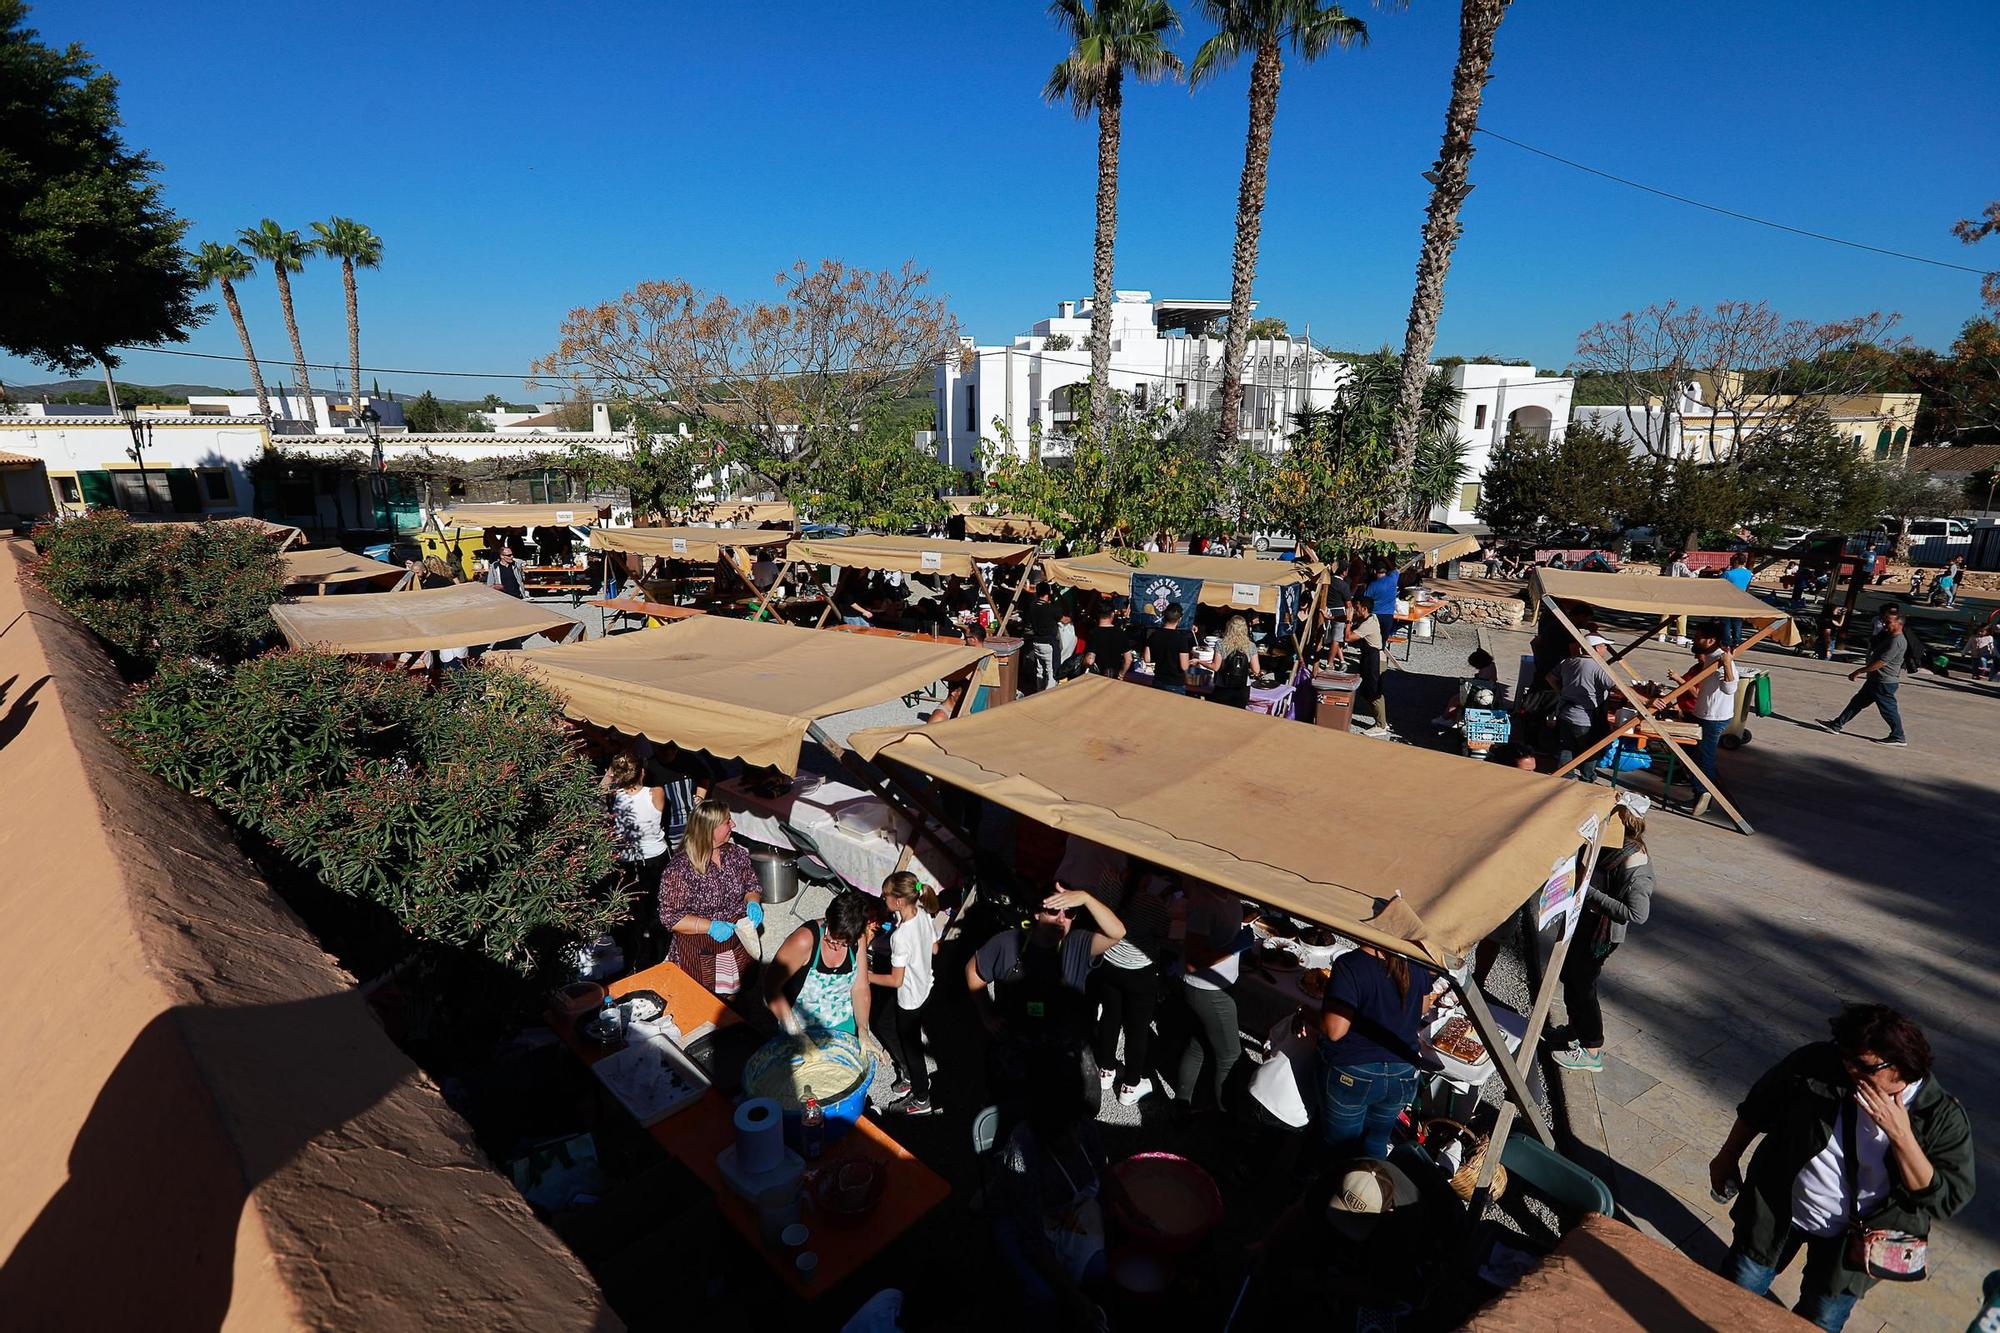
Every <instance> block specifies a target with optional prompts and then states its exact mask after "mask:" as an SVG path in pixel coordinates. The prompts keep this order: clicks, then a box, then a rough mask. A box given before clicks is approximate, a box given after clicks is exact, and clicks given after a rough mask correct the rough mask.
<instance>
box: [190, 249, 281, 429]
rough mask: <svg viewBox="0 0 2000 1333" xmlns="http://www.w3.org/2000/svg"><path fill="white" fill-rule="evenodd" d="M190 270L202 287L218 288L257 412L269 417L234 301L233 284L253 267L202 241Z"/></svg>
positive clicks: (240, 254) (266, 399)
mask: <svg viewBox="0 0 2000 1333" xmlns="http://www.w3.org/2000/svg"><path fill="white" fill-rule="evenodd" d="M194 271H195V276H197V277H199V278H200V279H201V285H202V286H204V287H220V288H221V289H222V303H223V304H224V305H226V306H228V307H229V317H230V318H231V319H233V320H235V321H236V336H237V337H238V338H240V339H241V340H242V342H243V359H244V360H245V361H247V362H249V363H250V387H251V388H252V389H254V390H256V392H257V410H258V412H260V413H262V414H263V415H264V416H267V417H268V416H270V415H271V395H270V394H268V393H266V392H265V391H264V372H263V371H262V370H261V369H259V368H258V365H257V353H256V350H255V349H254V348H252V347H251V346H250V326H249V325H248V324H245V323H244V322H243V307H242V306H240V305H238V304H237V302H236V284H237V283H239V282H241V281H243V279H245V278H247V277H249V276H250V275H251V274H253V273H255V272H256V271H257V266H256V265H255V264H252V263H251V262H250V256H248V255H246V254H244V253H243V252H242V251H241V250H238V249H237V248H236V247H235V246H233V245H221V244H218V243H217V242H215V241H203V242H202V243H201V249H199V250H197V251H195V256H194Z"/></svg>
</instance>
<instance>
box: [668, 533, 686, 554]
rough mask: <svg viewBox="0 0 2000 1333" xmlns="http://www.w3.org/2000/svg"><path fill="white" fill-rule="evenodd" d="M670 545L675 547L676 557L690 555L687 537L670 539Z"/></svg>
mask: <svg viewBox="0 0 2000 1333" xmlns="http://www.w3.org/2000/svg"><path fill="white" fill-rule="evenodd" d="M668 544H669V545H671V546H672V547H673V552H674V554H675V555H686V554H687V553H688V544H687V538H685V537H673V538H670V539H669V542H668Z"/></svg>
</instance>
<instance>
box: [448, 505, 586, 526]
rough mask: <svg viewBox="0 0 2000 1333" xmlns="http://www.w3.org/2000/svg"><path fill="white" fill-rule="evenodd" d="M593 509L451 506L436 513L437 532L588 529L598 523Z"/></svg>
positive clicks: (564, 506) (569, 506)
mask: <svg viewBox="0 0 2000 1333" xmlns="http://www.w3.org/2000/svg"><path fill="white" fill-rule="evenodd" d="M598 517H599V516H598V512H597V506H595V505H590V504H585V503H583V502H581V501H579V502H577V503H576V504H559V505H513V504H490V505H453V506H452V507H451V508H449V509H441V510H439V511H438V516H437V521H438V526H439V527H441V528H539V527H551V526H552V527H564V528H567V527H588V526H589V525H591V524H592V523H595V522H597V520H598Z"/></svg>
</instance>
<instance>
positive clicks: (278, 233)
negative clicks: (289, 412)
mask: <svg viewBox="0 0 2000 1333" xmlns="http://www.w3.org/2000/svg"><path fill="white" fill-rule="evenodd" d="M236 243H237V244H238V245H240V246H242V247H243V248H244V249H245V250H247V251H249V252H250V253H251V254H253V255H255V256H256V257H257V258H259V259H261V260H263V261H264V262H265V263H267V264H269V265H270V266H271V275H272V276H273V277H275V278H276V279H277V280H278V306H279V308H280V309H281V310H283V311H284V313H285V332H286V333H289V334H290V335H291V337H292V369H293V370H294V371H295V372H296V373H297V375H298V385H299V392H300V393H301V394H303V395H304V396H305V409H306V420H307V421H309V422H311V423H312V424H314V425H318V424H319V409H318V408H317V407H315V406H314V404H313V391H312V376H310V375H308V374H307V373H306V348H305V344H304V343H302V342H300V341H299V319H298V316H297V315H296V314H295V313H293V310H292V274H294V273H297V272H299V271H300V270H302V269H303V268H305V266H306V259H307V257H308V256H310V255H311V254H312V253H313V248H312V246H310V245H308V244H306V242H304V241H302V240H300V239H299V234H298V233H297V232H295V231H286V230H285V229H284V228H283V227H280V226H279V225H278V224H277V223H276V222H273V221H272V220H271V219H270V218H265V219H264V220H263V221H262V222H260V223H258V224H257V225H256V226H254V227H245V228H244V229H243V230H242V231H241V232H239V233H237V236H236Z"/></svg>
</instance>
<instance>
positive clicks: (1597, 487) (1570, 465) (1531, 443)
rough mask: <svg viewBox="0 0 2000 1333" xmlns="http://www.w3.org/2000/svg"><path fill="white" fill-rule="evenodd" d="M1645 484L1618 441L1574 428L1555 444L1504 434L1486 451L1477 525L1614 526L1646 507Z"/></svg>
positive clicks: (1517, 529)
mask: <svg viewBox="0 0 2000 1333" xmlns="http://www.w3.org/2000/svg"><path fill="white" fill-rule="evenodd" d="M1646 493H1647V484H1646V479H1645V477H1644V475H1643V474H1642V472H1641V469H1640V468H1639V466H1638V464H1637V463H1636V462H1635V461H1634V459H1633V458H1632V455H1631V452H1630V451H1629V450H1628V449H1627V447H1626V445H1625V442H1624V440H1623V439H1621V438H1620V437H1618V436H1616V435H1610V434H1606V433H1605V432H1602V431H1599V430H1596V429H1593V428H1592V427H1589V426H1584V425H1573V426H1571V427H1570V428H1569V430H1568V431H1566V432H1565V433H1564V434H1563V436H1562V437H1561V438H1560V439H1542V438H1541V437H1540V436H1537V435H1524V434H1521V433H1520V432H1518V431H1517V432H1513V433H1510V434H1509V435H1508V436H1507V438H1506V439H1504V440H1502V441H1501V442H1500V445H1499V447H1498V448H1496V449H1495V450H1494V451H1493V457H1492V460H1491V461H1490V462H1489V463H1488V465H1487V468H1486V477H1485V480H1484V484H1483V485H1482V487H1481V490H1480V495H1479V509H1478V514H1479V521H1480V522H1482V523H1486V524H1488V525H1490V526H1491V527H1493V528H1494V529H1495V530H1496V531H1498V532H1503V533H1539V532H1545V531H1547V530H1548V529H1550V528H1555V527H1562V526H1565V525H1567V524H1571V523H1581V524H1584V525H1586V526H1589V527H1593V528H1606V527H1613V526H1615V525H1617V524H1618V523H1620V522H1621V521H1622V520H1624V519H1625V518H1626V517H1627V516H1628V515H1631V514H1632V513H1634V512H1635V511H1637V510H1639V509H1640V507H1641V506H1642V505H1643V504H1645V502H1646Z"/></svg>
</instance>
